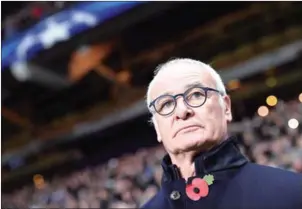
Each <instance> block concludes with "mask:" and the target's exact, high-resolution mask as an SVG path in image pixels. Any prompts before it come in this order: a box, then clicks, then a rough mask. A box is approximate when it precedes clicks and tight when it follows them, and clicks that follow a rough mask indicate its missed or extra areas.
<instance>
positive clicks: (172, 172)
mask: <svg viewBox="0 0 302 209" xmlns="http://www.w3.org/2000/svg"><path fill="white" fill-rule="evenodd" d="M247 162H248V160H247V159H246V158H245V157H244V155H243V154H242V153H241V152H240V150H239V148H238V146H237V140H236V138H235V137H229V138H228V139H226V140H224V141H223V142H222V143H221V144H219V145H217V146H215V147H213V148H212V149H211V150H209V151H207V152H202V153H200V154H198V155H197V156H196V157H195V160H194V163H195V169H196V176H203V175H206V174H214V173H217V172H220V171H228V170H230V171H234V170H237V169H238V168H240V167H241V166H243V165H244V164H246V163H247ZM162 167H163V170H164V175H163V179H162V180H163V181H164V182H165V181H172V180H177V179H181V175H180V172H179V169H178V168H177V166H176V165H174V164H172V163H171V159H170V157H169V155H168V154H167V155H166V156H165V157H164V158H163V161H162Z"/></svg>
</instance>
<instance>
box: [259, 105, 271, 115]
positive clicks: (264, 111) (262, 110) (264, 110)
mask: <svg viewBox="0 0 302 209" xmlns="http://www.w3.org/2000/svg"><path fill="white" fill-rule="evenodd" d="M268 113H269V110H268V108H267V107H266V106H260V107H259V108H258V115H259V116H261V117H265V116H267V115H268Z"/></svg>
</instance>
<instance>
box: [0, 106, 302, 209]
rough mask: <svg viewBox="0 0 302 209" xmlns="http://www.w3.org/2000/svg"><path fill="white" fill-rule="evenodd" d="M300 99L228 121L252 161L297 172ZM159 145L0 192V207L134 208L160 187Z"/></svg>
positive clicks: (301, 148)
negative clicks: (293, 125)
mask: <svg viewBox="0 0 302 209" xmlns="http://www.w3.org/2000/svg"><path fill="white" fill-rule="evenodd" d="M292 118H295V119H296V120H297V121H298V122H299V124H301V122H302V103H300V102H298V101H291V102H287V103H284V102H282V101H279V102H278V104H277V106H276V107H274V108H272V109H271V110H270V112H269V114H268V115H267V116H266V117H260V116H258V115H255V116H254V117H253V118H249V119H244V120H243V121H241V122H240V123H234V124H231V125H230V126H232V125H233V126H234V127H235V128H232V129H231V130H241V131H240V133H239V135H238V131H236V132H237V133H236V134H237V135H238V136H239V137H238V139H239V144H240V148H241V149H242V151H243V153H244V154H245V155H246V156H247V157H248V158H249V159H250V160H251V161H253V162H256V163H259V164H263V165H269V166H273V167H279V168H281V169H287V170H291V171H293V172H300V173H302V126H301V125H299V126H298V127H297V128H290V127H289V125H288V121H289V120H290V119H292ZM164 155H165V151H164V149H163V147H162V146H157V147H153V148H148V149H140V150H138V151H137V152H136V153H129V154H127V155H124V156H122V157H121V158H118V159H111V160H109V161H108V162H107V163H106V164H103V165H98V166H96V167H87V168H85V169H84V170H81V171H77V172H75V173H72V174H70V175H69V176H65V177H62V176H61V177H59V176H57V177H54V178H53V179H52V180H50V181H46V180H45V184H43V187H40V188H39V189H38V188H35V187H34V186H25V187H23V188H22V189H20V190H18V191H16V192H14V193H12V194H3V195H2V207H7V208H11V207H20V208H22V207H24V208H25V207H26V208H28V207H29V208H101V209H107V208H135V207H139V206H141V205H142V204H144V203H145V202H146V201H147V200H148V199H150V198H151V197H152V196H154V195H155V194H156V192H157V190H158V189H159V187H160V181H161V176H162V170H161V165H160V164H161V159H162V157H163V156H164Z"/></svg>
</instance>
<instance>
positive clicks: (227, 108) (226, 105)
mask: <svg viewBox="0 0 302 209" xmlns="http://www.w3.org/2000/svg"><path fill="white" fill-rule="evenodd" d="M223 101H224V113H225V117H226V119H227V121H228V122H231V121H232V120H233V116H232V109H231V98H230V97H229V96H228V95H225V96H224V98H223Z"/></svg>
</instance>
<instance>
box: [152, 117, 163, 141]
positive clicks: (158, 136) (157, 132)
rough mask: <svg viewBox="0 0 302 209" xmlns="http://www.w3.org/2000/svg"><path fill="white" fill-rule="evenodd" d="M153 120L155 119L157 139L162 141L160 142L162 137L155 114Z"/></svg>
mask: <svg viewBox="0 0 302 209" xmlns="http://www.w3.org/2000/svg"><path fill="white" fill-rule="evenodd" d="M152 121H153V124H154V128H155V131H156V135H157V141H158V142H159V143H160V142H162V138H161V135H160V131H159V128H158V124H157V122H156V120H155V118H154V116H153V117H152Z"/></svg>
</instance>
